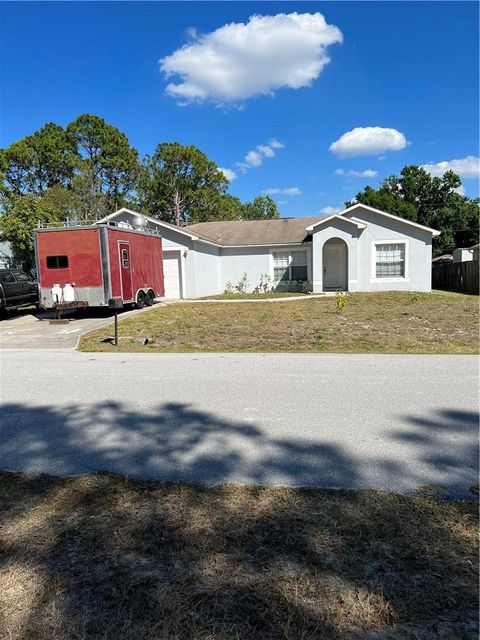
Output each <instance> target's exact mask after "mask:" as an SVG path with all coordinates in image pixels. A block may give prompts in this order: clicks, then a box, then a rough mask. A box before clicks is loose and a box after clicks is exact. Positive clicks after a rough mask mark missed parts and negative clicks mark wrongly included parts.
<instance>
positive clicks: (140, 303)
mask: <svg viewBox="0 0 480 640" xmlns="http://www.w3.org/2000/svg"><path fill="white" fill-rule="evenodd" d="M135 306H136V307H137V309H143V307H144V306H145V294H144V293H143V291H139V292H138V293H137V303H136V305H135Z"/></svg>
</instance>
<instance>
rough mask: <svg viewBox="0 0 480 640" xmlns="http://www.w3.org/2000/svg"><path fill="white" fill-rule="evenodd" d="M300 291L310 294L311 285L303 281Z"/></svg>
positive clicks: (307, 281)
mask: <svg viewBox="0 0 480 640" xmlns="http://www.w3.org/2000/svg"><path fill="white" fill-rule="evenodd" d="M300 284H301V289H300V291H301V292H302V293H311V292H312V283H311V282H310V281H309V280H303V281H302V282H301V283H300Z"/></svg>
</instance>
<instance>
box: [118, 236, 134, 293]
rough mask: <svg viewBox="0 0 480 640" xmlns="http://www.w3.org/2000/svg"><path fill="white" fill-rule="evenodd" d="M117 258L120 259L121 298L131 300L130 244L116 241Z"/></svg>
mask: <svg viewBox="0 0 480 640" xmlns="http://www.w3.org/2000/svg"><path fill="white" fill-rule="evenodd" d="M118 259H119V261H120V282H121V283H122V298H123V300H124V301H127V300H133V292H132V267H131V263H130V245H129V244H128V242H119V243H118Z"/></svg>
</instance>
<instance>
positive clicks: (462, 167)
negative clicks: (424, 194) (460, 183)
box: [422, 156, 480, 178]
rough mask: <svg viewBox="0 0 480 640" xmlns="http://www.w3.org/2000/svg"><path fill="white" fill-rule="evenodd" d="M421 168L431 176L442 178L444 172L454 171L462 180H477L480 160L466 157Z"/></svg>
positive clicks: (479, 174) (474, 157) (425, 165)
mask: <svg viewBox="0 0 480 640" xmlns="http://www.w3.org/2000/svg"><path fill="white" fill-rule="evenodd" d="M422 168H423V169H425V171H428V173H429V174H430V175H432V176H443V174H444V173H445V172H446V171H454V172H455V173H457V174H458V175H459V176H461V177H462V178H479V177H480V158H477V157H476V156H466V158H462V159H460V160H443V161H442V162H437V163H436V164H423V165H422Z"/></svg>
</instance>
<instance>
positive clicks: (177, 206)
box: [173, 191, 181, 227]
mask: <svg viewBox="0 0 480 640" xmlns="http://www.w3.org/2000/svg"><path fill="white" fill-rule="evenodd" d="M173 213H174V215H175V224H176V225H177V227H179V226H180V216H181V198H180V194H179V192H178V191H175V195H174V196H173Z"/></svg>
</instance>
